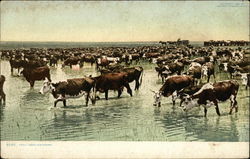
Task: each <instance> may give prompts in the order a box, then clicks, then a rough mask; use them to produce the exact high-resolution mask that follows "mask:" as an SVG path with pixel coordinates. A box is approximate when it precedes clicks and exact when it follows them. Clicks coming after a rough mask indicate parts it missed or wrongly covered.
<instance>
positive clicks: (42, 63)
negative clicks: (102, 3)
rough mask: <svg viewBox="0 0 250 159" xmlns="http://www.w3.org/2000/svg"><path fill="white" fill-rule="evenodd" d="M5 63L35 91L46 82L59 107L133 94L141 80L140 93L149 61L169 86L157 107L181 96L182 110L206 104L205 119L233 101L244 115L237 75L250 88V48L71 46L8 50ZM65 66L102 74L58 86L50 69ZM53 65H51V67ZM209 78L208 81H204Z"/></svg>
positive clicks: (0, 91)
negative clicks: (219, 77)
mask: <svg viewBox="0 0 250 159" xmlns="http://www.w3.org/2000/svg"><path fill="white" fill-rule="evenodd" d="M0 55H1V59H5V60H9V63H10V67H11V70H10V71H11V74H14V69H17V73H18V74H19V75H20V74H22V75H23V76H24V78H25V79H26V80H27V81H28V82H29V83H30V86H31V87H34V84H35V81H37V80H45V81H44V83H43V86H42V88H41V90H40V92H39V93H41V94H45V93H48V92H50V93H51V94H52V95H53V97H54V98H55V102H54V107H56V105H57V103H58V102H59V101H62V102H63V105H64V106H66V99H68V98H79V97H82V96H85V98H86V105H88V101H89V99H90V100H91V101H92V104H95V102H96V100H97V99H99V98H100V97H99V96H98V94H97V93H105V99H106V100H108V91H109V90H115V91H117V92H118V98H119V97H120V96H121V94H122V92H123V89H124V87H125V88H126V90H127V93H128V94H129V95H130V96H132V90H131V88H130V85H129V83H131V82H133V81H135V90H139V88H140V85H141V84H142V77H143V68H142V67H141V66H133V67H132V66H130V64H132V63H133V64H136V65H139V63H140V61H149V62H150V63H154V64H155V65H156V67H155V70H156V72H157V73H158V77H161V79H162V82H163V85H162V87H161V88H160V90H159V91H153V90H152V92H154V94H155V95H154V100H155V101H154V104H153V105H154V106H161V97H162V96H164V97H169V96H172V101H173V104H174V105H175V101H176V99H177V98H179V99H180V100H181V102H180V106H181V107H183V110H185V111H187V110H189V109H191V108H193V107H195V106H199V105H203V106H204V113H205V116H206V114H207V108H208V107H210V106H212V105H214V106H215V109H216V113H217V114H218V115H220V111H219V107H218V102H219V101H226V100H228V99H230V101H231V107H230V114H231V113H232V110H233V109H235V111H236V112H237V111H238V105H237V100H236V96H237V93H238V89H239V85H240V84H239V83H238V82H237V81H236V80H234V79H233V78H235V76H239V77H241V81H242V85H244V86H245V87H246V89H247V87H249V86H250V72H249V70H250V50H249V48H240V47H239V48H234V49H232V48H219V47H218V48H214V47H192V46H163V45H162V46H143V47H133V48H127V47H104V48H70V49H61V48H55V49H38V48H31V49H12V50H2V51H1V52H0ZM59 61H61V62H62V68H63V67H65V66H70V67H72V66H73V65H79V67H83V66H84V63H91V66H92V65H93V64H95V66H96V70H97V71H99V72H100V75H99V76H96V77H92V76H91V75H90V76H89V77H82V78H74V79H67V80H66V81H60V82H57V83H55V82H52V80H51V77H50V67H57V64H58V62H59ZM49 66H50V67H49ZM217 68H218V72H221V71H224V72H228V74H229V80H225V81H218V82H215V83H209V81H210V76H211V75H212V76H213V78H214V81H216V76H215V75H216V70H217ZM203 78H207V81H206V83H202V79H203ZM4 82H5V77H4V76H3V75H1V76H0V102H2V100H3V102H4V103H5V93H4V91H3V85H4Z"/></svg>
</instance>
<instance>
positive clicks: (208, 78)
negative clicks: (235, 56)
mask: <svg viewBox="0 0 250 159" xmlns="http://www.w3.org/2000/svg"><path fill="white" fill-rule="evenodd" d="M209 80H210V75H208V76H207V83H208V82H209Z"/></svg>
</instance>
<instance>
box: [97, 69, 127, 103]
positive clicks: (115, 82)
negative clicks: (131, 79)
mask: <svg viewBox="0 0 250 159" xmlns="http://www.w3.org/2000/svg"><path fill="white" fill-rule="evenodd" d="M127 78H128V75H127V73H125V72H122V73H107V74H102V75H100V76H98V77H94V78H93V79H94V80H95V81H96V89H95V90H96V91H99V92H101V93H105V99H106V100H108V91H109V90H117V91H118V98H119V97H120V96H121V94H122V90H123V88H124V87H126V88H127V92H128V93H129V94H130V96H132V90H131V88H130V86H129V83H128V79H127Z"/></svg>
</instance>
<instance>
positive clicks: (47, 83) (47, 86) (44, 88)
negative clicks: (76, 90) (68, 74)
mask: <svg viewBox="0 0 250 159" xmlns="http://www.w3.org/2000/svg"><path fill="white" fill-rule="evenodd" d="M53 89H54V87H53V85H52V83H51V82H50V81H49V80H48V79H47V78H46V79H45V81H44V82H43V86H42V88H41V89H40V91H39V93H40V94H46V93H48V92H51V91H52V90H53Z"/></svg>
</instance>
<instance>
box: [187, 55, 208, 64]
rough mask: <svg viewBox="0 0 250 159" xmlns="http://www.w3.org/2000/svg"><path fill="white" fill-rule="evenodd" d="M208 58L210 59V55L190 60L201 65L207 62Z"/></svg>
mask: <svg viewBox="0 0 250 159" xmlns="http://www.w3.org/2000/svg"><path fill="white" fill-rule="evenodd" d="M210 60H211V58H210V57H208V56H205V57H197V58H195V59H193V60H192V61H193V62H197V63H199V64H201V65H203V64H205V63H206V62H209V61H210Z"/></svg>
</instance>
